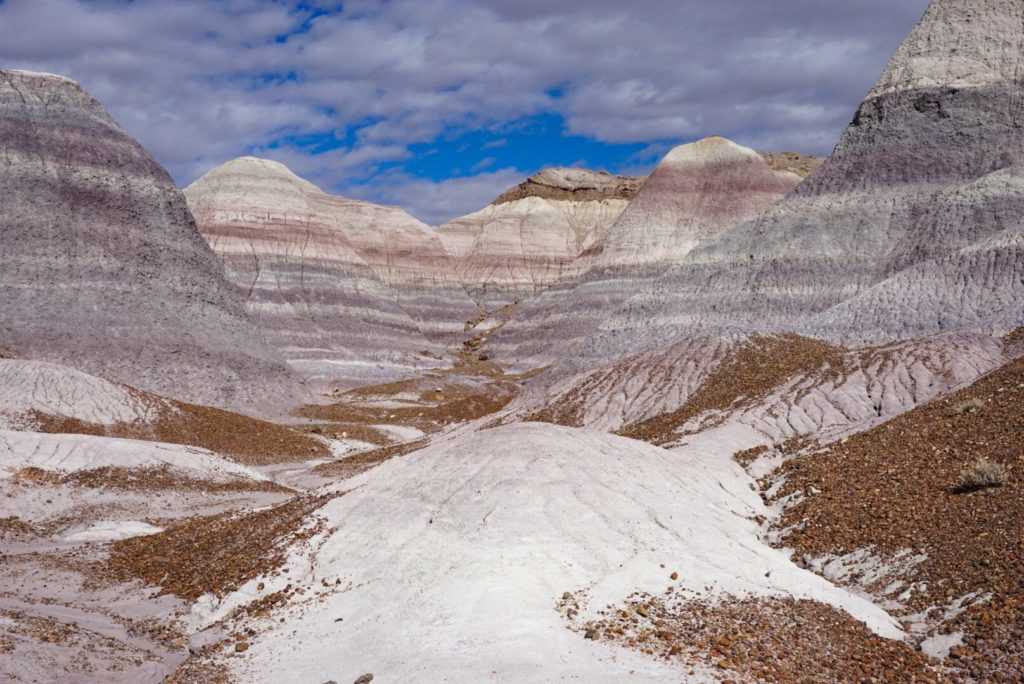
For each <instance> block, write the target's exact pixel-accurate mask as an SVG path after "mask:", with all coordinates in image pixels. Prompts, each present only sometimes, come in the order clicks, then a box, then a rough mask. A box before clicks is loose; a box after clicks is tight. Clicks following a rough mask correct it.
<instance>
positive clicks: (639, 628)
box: [559, 594, 945, 684]
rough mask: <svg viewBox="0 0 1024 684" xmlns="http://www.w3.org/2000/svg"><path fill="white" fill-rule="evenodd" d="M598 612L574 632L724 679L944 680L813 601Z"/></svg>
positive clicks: (919, 659) (730, 601) (811, 683)
mask: <svg viewBox="0 0 1024 684" xmlns="http://www.w3.org/2000/svg"><path fill="white" fill-rule="evenodd" d="M571 603H572V602H571V601H564V600H563V601H562V602H561V603H560V605H559V608H560V609H561V610H563V611H565V612H568V611H569V610H573V609H574V608H573V607H572V605H571ZM601 614H602V618H601V619H599V620H596V621H588V622H585V623H583V624H582V625H580V626H578V627H577V630H578V631H580V632H581V633H583V634H587V635H589V638H592V639H597V640H601V641H610V642H613V643H617V644H619V645H622V646H625V647H627V648H630V649H633V650H637V651H640V652H642V653H645V654H647V655H650V656H654V657H659V658H663V659H665V660H670V661H676V662H679V663H680V664H681V665H683V666H684V667H685V666H689V667H690V668H693V667H696V666H701V665H703V666H705V667H710V668H712V669H713V670H715V671H717V672H719V673H720V676H721V678H722V679H723V680H725V681H730V680H731V681H742V682H780V683H782V682H784V683H786V684H791V683H792V684H819V683H822V682H886V683H891V684H897V683H900V682H907V683H909V682H922V683H923V682H942V681H945V680H944V679H943V678H942V677H941V675H940V674H939V673H937V672H936V671H935V670H934V669H933V668H932V666H931V665H930V664H929V662H928V659H927V658H926V657H925V656H924V655H923V654H921V653H920V652H918V651H916V650H915V649H914V648H912V647H911V646H909V645H908V644H905V643H903V642H901V641H893V640H889V639H883V638H882V637H879V636H877V635H876V634H874V633H872V632H871V631H870V630H868V629H867V627H866V626H865V625H864V624H863V623H861V622H858V621H857V620H855V619H853V618H852V617H850V616H849V615H848V614H847V613H844V612H842V611H840V610H837V609H836V608H833V607H832V606H829V605H826V604H823V603H818V602H816V601H808V600H795V599H792V598H758V599H753V598H750V599H737V598H725V599H723V600H722V601H720V602H711V601H707V600H692V599H691V600H687V599H681V598H680V599H672V598H655V597H652V596H650V595H647V594H637V595H635V596H633V597H631V598H630V600H629V601H627V603H626V605H625V606H624V607H620V608H615V607H609V608H608V609H607V610H604V611H601Z"/></svg>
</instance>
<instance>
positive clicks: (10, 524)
mask: <svg viewBox="0 0 1024 684" xmlns="http://www.w3.org/2000/svg"><path fill="white" fill-rule="evenodd" d="M34 534H36V528H35V527H33V526H32V524H31V523H27V522H25V521H24V520H22V519H21V518H19V517H18V516H16V515H9V516H7V517H6V518H0V538H3V537H25V536H31V535H34Z"/></svg>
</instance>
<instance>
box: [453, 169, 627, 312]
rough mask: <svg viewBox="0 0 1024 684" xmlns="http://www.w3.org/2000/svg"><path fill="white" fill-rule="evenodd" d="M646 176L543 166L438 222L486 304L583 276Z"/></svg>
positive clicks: (462, 273)
mask: <svg viewBox="0 0 1024 684" xmlns="http://www.w3.org/2000/svg"><path fill="white" fill-rule="evenodd" d="M642 183H643V179H642V178H633V177H627V176H612V175H609V174H607V173H601V172H595V171H588V170H586V169H570V168H553V169H547V170H544V171H541V172H540V173H538V174H536V175H534V176H531V177H530V178H529V179H527V180H526V181H524V182H523V183H520V184H519V185H517V186H516V187H515V188H512V189H511V190H509V191H508V192H505V193H504V194H502V195H501V196H500V197H498V198H497V199H496V200H495V201H494V202H493V203H492V204H490V205H488V206H487V207H485V208H484V209H482V210H480V211H478V212H475V213H472V214H469V215H468V216H463V217H462V218H458V219H455V220H453V221H451V222H449V223H446V224H445V225H443V226H441V227H440V228H438V234H439V235H440V236H441V239H442V240H443V241H444V245H445V247H446V249H447V250H448V252H449V253H450V254H452V255H453V256H454V257H455V259H456V263H457V269H458V271H457V272H458V276H459V279H460V280H461V282H462V283H463V285H464V286H465V287H466V290H467V292H469V293H470V294H471V295H472V296H473V297H474V299H476V301H477V302H479V303H480V305H481V306H482V307H483V308H485V309H486V310H488V311H492V310H494V309H497V308H499V307H501V306H505V305H507V304H511V303H514V302H516V301H524V300H526V299H529V298H531V297H534V296H536V295H538V294H540V293H541V292H543V291H544V290H546V289H547V288H548V287H550V286H551V285H553V284H554V283H555V282H556V281H558V280H560V279H562V278H567V277H573V276H576V275H579V274H580V273H581V272H582V270H585V268H586V266H587V265H588V264H589V261H588V260H587V259H580V258H579V257H580V255H581V254H584V253H585V252H587V251H588V250H593V249H594V248H595V247H597V246H599V245H600V244H601V242H602V240H603V239H604V237H605V235H606V234H607V233H608V229H609V228H610V227H611V226H612V224H613V223H614V222H615V220H616V219H617V218H618V217H619V215H620V214H621V213H622V211H623V210H624V209H625V208H626V205H627V204H628V203H629V201H630V200H631V199H632V198H633V197H634V196H635V195H636V193H637V192H638V190H639V189H640V186H641V185H642Z"/></svg>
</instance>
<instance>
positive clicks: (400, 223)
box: [185, 157, 476, 382]
mask: <svg viewBox="0 0 1024 684" xmlns="http://www.w3.org/2000/svg"><path fill="white" fill-rule="evenodd" d="M185 194H186V196H187V198H188V201H189V205H190V207H191V209H192V211H193V213H194V214H195V216H196V220H197V222H198V223H199V227H200V230H201V231H202V232H203V235H204V236H205V237H206V239H207V240H208V241H209V243H210V246H211V247H212V248H213V250H214V251H215V252H216V253H217V255H218V256H219V257H220V259H221V262H222V264H223V266H224V269H225V271H226V273H227V276H228V278H229V279H230V280H231V282H232V283H234V284H235V286H236V288H238V289H239V290H240V291H241V292H242V293H243V295H244V296H245V298H246V301H247V303H248V306H249V309H250V311H251V312H252V313H253V315H254V316H255V317H257V319H258V320H259V321H260V324H261V326H262V327H263V328H264V329H265V330H266V331H267V332H268V334H269V335H270V338H271V341H272V343H273V344H275V345H276V346H277V347H278V348H279V349H280V350H281V351H282V352H283V353H284V354H285V356H286V357H287V358H288V359H289V361H290V362H291V363H292V364H293V366H295V367H296V368H297V369H299V370H300V371H301V372H303V373H304V374H305V375H307V376H310V377H313V378H316V379H318V380H332V381H339V382H346V381H357V382H361V381H365V380H381V379H387V378H392V377H398V376H401V375H404V374H406V373H407V372H408V371H409V369H410V368H412V367H415V366H418V365H421V364H423V363H425V362H426V361H427V359H426V357H425V356H424V355H423V354H422V352H424V351H427V352H430V354H432V355H438V354H440V353H441V352H442V351H443V349H444V346H445V344H446V343H447V342H451V341H454V340H453V338H454V337H455V335H456V334H460V333H461V331H462V328H463V325H464V321H465V320H467V319H468V318H470V317H471V316H472V315H473V313H474V312H475V311H476V307H475V305H474V304H473V302H472V300H470V299H469V297H468V296H466V294H465V293H464V292H463V291H462V289H461V287H460V286H459V285H458V283H457V281H456V280H455V279H454V277H453V276H452V271H453V269H452V265H451V258H450V257H449V256H448V254H447V253H446V252H445V251H444V247H443V245H442V244H441V241H440V239H439V238H438V237H437V235H436V234H435V233H434V232H433V231H432V230H431V229H430V228H428V227H427V226H426V225H424V224H422V223H420V222H419V221H417V220H416V219H414V218H412V217H411V216H409V215H408V214H407V213H405V212H404V211H402V210H401V209H398V208H396V207H385V206H380V205H376V204H372V203H370V202H361V201H356V200H350V199H346V198H343V197H336V196H332V195H328V194H326V193H324V192H322V191H321V190H320V189H319V188H318V187H316V186H315V185H313V184H312V183H309V182H307V181H305V180H303V179H301V178H299V177H298V176H296V175H295V174H293V173H292V172H291V171H290V170H288V168H287V167H285V166H284V165H283V164H280V163H278V162H274V161H269V160H264V159H255V158H252V157H243V158H240V159H236V160H234V161H230V162H228V163H226V164H224V165H222V166H220V167H218V168H216V169H214V170H213V171H210V172H209V173H207V174H206V175H205V176H203V177H202V178H200V179H199V180H197V181H196V182H195V183H193V184H192V185H190V186H189V187H188V188H186V190H185Z"/></svg>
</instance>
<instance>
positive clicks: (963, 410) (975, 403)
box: [953, 397, 985, 416]
mask: <svg viewBox="0 0 1024 684" xmlns="http://www.w3.org/2000/svg"><path fill="white" fill-rule="evenodd" d="M984 407H985V402H983V401H982V400H981V399H978V398H977V397H970V398H968V399H964V400H963V401H960V402H957V404H956V405H955V406H954V407H953V412H954V413H957V414H958V415H961V416H966V415H967V414H969V413H977V412H978V411H980V410H981V409H983V408H984Z"/></svg>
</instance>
